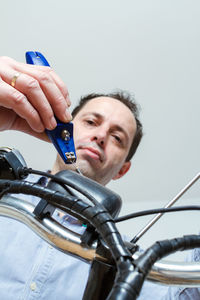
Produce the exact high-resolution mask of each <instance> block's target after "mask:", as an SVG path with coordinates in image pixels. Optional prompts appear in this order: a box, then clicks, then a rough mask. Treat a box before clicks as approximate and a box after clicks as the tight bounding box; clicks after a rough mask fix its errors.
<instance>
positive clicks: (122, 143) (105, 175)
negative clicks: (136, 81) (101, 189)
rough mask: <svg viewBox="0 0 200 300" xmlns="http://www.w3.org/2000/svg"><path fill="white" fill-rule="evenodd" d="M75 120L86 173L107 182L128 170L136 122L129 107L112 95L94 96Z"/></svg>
mask: <svg viewBox="0 0 200 300" xmlns="http://www.w3.org/2000/svg"><path fill="white" fill-rule="evenodd" d="M73 123H74V142H75V147H76V154H77V165H78V167H79V168H80V170H81V172H82V173H83V174H84V175H85V176H87V177H89V178H92V179H93V180H95V181H97V182H99V183H101V184H103V185H105V184H107V183H108V182H109V181H110V180H111V179H117V178H120V177H121V176H123V175H124V174H125V173H126V172H127V171H128V169H129V167H130V162H125V160H126V157H127V155H128V152H129V149H130V146H131V144H132V140H133V137H134V135H135V132H136V121H135V119H134V117H133V114H132V112H131V111H130V110H129V108H128V107H127V106H125V105H124V104H123V103H122V102H120V101H119V100H116V99H113V98H110V97H98V98H94V99H92V100H90V101H89V102H88V103H86V104H85V106H84V107H83V108H82V109H81V110H80V111H79V112H78V114H77V115H76V116H75V118H74V120H73Z"/></svg>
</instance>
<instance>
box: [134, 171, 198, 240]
mask: <svg viewBox="0 0 200 300" xmlns="http://www.w3.org/2000/svg"><path fill="white" fill-rule="evenodd" d="M199 178H200V173H198V174H197V175H196V176H195V177H194V178H193V179H192V180H191V181H190V182H189V183H188V184H187V185H186V186H185V187H184V188H183V189H182V190H181V191H180V192H179V193H178V194H177V195H176V196H175V197H174V198H173V199H172V200H171V201H170V202H168V203H167V204H166V206H164V208H168V207H171V206H172V205H173V204H174V203H176V201H177V200H178V199H179V198H180V197H181V196H182V195H183V194H184V193H185V192H186V191H187V190H189V188H190V187H191V186H192V185H193V184H194V183H195V182H196V181H197V180H198V179H199ZM163 214H164V213H159V214H157V215H156V216H155V217H154V218H153V219H152V220H151V221H150V222H149V223H147V225H146V226H145V227H144V228H143V229H142V230H141V231H140V232H139V233H138V234H136V235H135V237H134V238H133V239H132V240H131V242H132V243H136V242H137V241H138V240H139V239H140V238H141V237H142V236H143V234H144V233H145V232H147V230H149V229H150V228H151V226H153V225H154V224H155V223H156V222H157V221H158V220H159V219H160V218H161V217H162V215H163Z"/></svg>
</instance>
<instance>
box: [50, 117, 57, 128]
mask: <svg viewBox="0 0 200 300" xmlns="http://www.w3.org/2000/svg"><path fill="white" fill-rule="evenodd" d="M56 125H57V123H56V120H55V118H54V116H52V117H51V119H50V128H49V129H50V130H51V129H54V128H55V127H56Z"/></svg>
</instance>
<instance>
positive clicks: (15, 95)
mask: <svg viewBox="0 0 200 300" xmlns="http://www.w3.org/2000/svg"><path fill="white" fill-rule="evenodd" d="M10 97H11V99H12V100H13V102H14V104H17V105H21V104H23V103H25V101H26V97H25V96H24V95H23V94H21V93H20V92H19V91H17V90H16V89H13V90H12V91H11V92H10Z"/></svg>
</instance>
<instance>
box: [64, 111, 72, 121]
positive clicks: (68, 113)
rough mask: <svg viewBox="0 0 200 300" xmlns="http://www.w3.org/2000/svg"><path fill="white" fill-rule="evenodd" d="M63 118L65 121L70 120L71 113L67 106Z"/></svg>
mask: <svg viewBox="0 0 200 300" xmlns="http://www.w3.org/2000/svg"><path fill="white" fill-rule="evenodd" d="M65 119H66V121H67V122H69V121H71V120H72V115H71V113H70V111H69V109H68V108H66V111H65Z"/></svg>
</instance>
